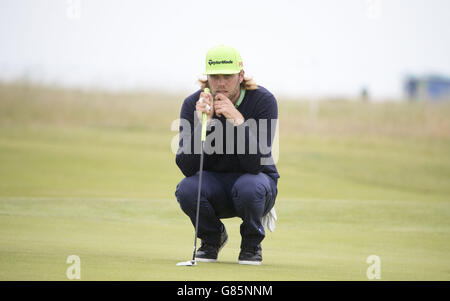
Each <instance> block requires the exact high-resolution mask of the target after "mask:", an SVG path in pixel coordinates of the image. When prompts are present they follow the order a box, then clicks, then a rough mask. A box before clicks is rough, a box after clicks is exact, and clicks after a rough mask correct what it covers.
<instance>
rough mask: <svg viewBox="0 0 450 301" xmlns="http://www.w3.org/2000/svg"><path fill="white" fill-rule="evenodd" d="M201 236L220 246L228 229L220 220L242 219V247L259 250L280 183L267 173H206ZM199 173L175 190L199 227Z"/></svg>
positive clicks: (181, 204) (204, 240)
mask: <svg viewBox="0 0 450 301" xmlns="http://www.w3.org/2000/svg"><path fill="white" fill-rule="evenodd" d="M202 177H203V178H202V189H201V194H200V195H201V196H200V215H199V225H198V237H199V238H200V239H201V240H202V241H203V242H205V243H208V244H212V245H218V244H219V242H220V233H221V231H222V229H223V227H224V225H223V223H222V222H221V221H220V219H223V218H231V217H240V218H241V219H242V224H241V226H240V232H241V237H242V241H241V248H245V247H255V246H257V245H259V244H260V243H261V241H262V240H263V239H264V237H265V231H264V227H263V226H262V224H261V221H262V217H263V216H264V215H265V214H266V213H267V212H269V211H270V210H271V209H272V207H273V206H274V204H275V198H276V196H277V193H278V190H277V184H276V183H275V181H274V180H273V179H272V178H271V177H269V176H268V175H266V174H265V173H259V174H256V175H255V174H249V173H222V172H212V171H203V176H202ZM198 181H199V173H198V172H197V173H196V174H195V175H193V176H190V177H186V178H184V179H183V180H182V181H181V182H180V183H179V184H178V185H177V188H176V191H175V196H176V197H177V200H178V203H179V204H180V207H181V209H182V210H183V212H184V213H186V214H187V215H188V216H189V218H190V219H191V222H192V225H194V227H195V215H196V210H197V193H198Z"/></svg>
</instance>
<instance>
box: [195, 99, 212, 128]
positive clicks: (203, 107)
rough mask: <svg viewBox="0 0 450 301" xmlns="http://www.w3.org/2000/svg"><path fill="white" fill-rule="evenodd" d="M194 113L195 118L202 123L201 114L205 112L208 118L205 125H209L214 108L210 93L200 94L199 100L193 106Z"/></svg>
mask: <svg viewBox="0 0 450 301" xmlns="http://www.w3.org/2000/svg"><path fill="white" fill-rule="evenodd" d="M195 111H196V112H197V117H198V119H199V120H200V122H202V114H203V112H205V113H206V116H207V117H208V119H207V120H208V121H207V123H208V124H209V123H210V122H211V119H212V117H213V116H214V106H213V97H212V95H211V94H210V93H205V92H202V93H200V98H199V100H198V101H197V102H196V104H195Z"/></svg>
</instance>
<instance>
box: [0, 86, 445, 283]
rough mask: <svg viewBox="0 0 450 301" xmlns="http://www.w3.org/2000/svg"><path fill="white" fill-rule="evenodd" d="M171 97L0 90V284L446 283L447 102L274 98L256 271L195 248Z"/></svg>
mask: <svg viewBox="0 0 450 301" xmlns="http://www.w3.org/2000/svg"><path fill="white" fill-rule="evenodd" d="M182 99H183V96H179V97H176V96H168V95H162V94H157V93H156V92H155V93H154V94H143V93H128V94H126V93H123V94H107V93H103V92H82V91H74V90H63V89H56V88H45V87H33V86H23V85H19V84H11V85H0V280H68V278H67V276H66V271H67V269H68V267H69V266H70V264H68V263H66V260H67V257H68V256H69V255H77V256H79V258H80V260H81V280H368V278H367V275H366V272H367V269H368V268H369V266H370V264H369V263H367V262H366V260H367V258H368V257H369V256H370V255H376V256H378V257H379V258H380V262H381V265H380V268H381V269H380V271H381V280H450V259H449V254H450V185H449V182H450V122H449V121H448V115H449V113H450V107H449V105H446V104H436V105H434V106H433V105H425V104H411V103H384V104H371V103H363V102H352V101H343V100H340V101H338V100H336V101H326V102H323V103H321V104H320V107H319V109H318V113H317V115H311V111H310V107H309V103H308V102H302V101H293V100H286V99H279V109H280V115H279V119H280V146H279V150H280V154H279V162H278V163H277V167H278V170H279V172H280V175H281V178H280V182H279V185H278V188H279V195H278V198H277V201H276V210H277V215H278V221H277V225H276V229H275V231H274V232H273V233H271V232H269V231H267V232H266V239H265V240H264V241H263V245H262V248H263V265H262V266H259V267H255V266H242V265H238V264H237V257H238V254H239V245H240V235H239V225H240V220H239V219H238V218H233V219H226V220H224V223H225V226H226V227H227V230H228V234H229V236H230V239H229V242H228V244H227V245H226V246H225V247H224V249H223V250H222V251H221V253H220V255H219V262H218V263H212V264H207V263H199V264H198V266H196V267H191V268H189V267H177V266H175V264H176V263H177V262H179V261H185V260H189V259H190V257H191V256H192V243H193V236H194V235H193V227H192V225H191V224H190V222H189V220H188V218H187V217H186V216H185V215H184V214H183V212H182V211H181V209H180V208H179V205H178V203H177V201H176V199H175V196H174V191H175V187H176V185H177V183H178V182H179V181H180V180H181V179H182V178H183V176H182V174H181V172H180V171H179V170H178V168H177V166H176V164H175V155H174V154H173V153H172V151H171V142H172V139H173V138H174V137H175V135H176V132H174V131H171V124H172V121H173V120H175V119H177V118H178V114H179V107H180V105H181V102H182Z"/></svg>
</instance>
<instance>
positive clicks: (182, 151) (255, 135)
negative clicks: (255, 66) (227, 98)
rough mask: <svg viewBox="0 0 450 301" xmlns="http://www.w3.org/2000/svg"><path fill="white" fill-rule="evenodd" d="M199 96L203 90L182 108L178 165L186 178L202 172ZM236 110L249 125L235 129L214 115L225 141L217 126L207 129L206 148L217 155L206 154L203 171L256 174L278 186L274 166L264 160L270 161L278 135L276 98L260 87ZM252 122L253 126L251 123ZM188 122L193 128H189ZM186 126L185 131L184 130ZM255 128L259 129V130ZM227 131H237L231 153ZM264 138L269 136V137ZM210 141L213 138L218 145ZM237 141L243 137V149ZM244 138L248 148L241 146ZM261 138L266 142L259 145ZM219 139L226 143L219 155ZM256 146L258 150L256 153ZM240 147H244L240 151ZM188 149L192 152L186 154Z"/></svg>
mask: <svg viewBox="0 0 450 301" xmlns="http://www.w3.org/2000/svg"><path fill="white" fill-rule="evenodd" d="M200 93H201V90H198V91H197V92H195V93H193V94H191V95H190V96H188V97H187V98H186V99H185V100H184V102H183V105H182V107H181V113H180V119H181V120H182V122H181V123H180V129H179V130H180V141H179V149H178V152H177V155H176V160H175V161H176V164H177V165H178V167H179V168H180V170H181V172H182V173H183V174H184V175H185V176H186V177H189V176H192V175H194V174H195V173H196V172H197V171H198V170H199V168H200V153H201V152H200V150H201V140H200V139H201V122H200V121H199V120H198V118H197V114H196V113H195V104H196V102H197V101H198V99H199V97H200ZM237 109H238V111H239V112H240V113H241V114H242V116H243V117H244V119H245V120H246V122H244V123H243V124H241V125H239V126H233V125H232V124H231V123H230V122H228V121H226V118H225V117H224V116H223V115H222V116H221V117H217V116H216V115H215V114H214V116H213V119H215V121H214V122H217V123H221V124H222V130H223V137H222V138H221V137H220V133H219V134H218V131H217V132H216V133H215V134H214V131H215V130H216V127H215V126H214V125H211V126H209V127H208V131H207V138H206V142H205V145H210V146H212V147H210V148H209V149H210V150H215V151H214V152H211V151H210V152H207V151H205V156H204V162H203V169H204V170H208V171H216V172H230V173H252V174H257V173H259V172H264V173H266V174H267V175H269V176H270V177H271V178H272V179H274V180H275V182H278V178H279V177H280V176H279V174H278V171H277V168H276V166H275V164H274V162H273V161H272V162H270V161H269V162H268V161H264V159H263V158H265V159H266V160H267V159H268V158H271V155H272V152H271V149H272V142H273V138H274V135H275V130H274V129H275V127H274V126H271V122H272V121H271V120H277V119H278V106H277V101H276V99H275V97H274V96H273V95H272V93H270V92H269V91H268V90H267V89H265V88H264V87H261V86H259V88H258V89H256V90H247V91H246V93H245V97H244V99H243V100H242V102H241V104H240V105H239V106H238V108H237ZM263 119H266V120H267V123H266V124H267V126H266V127H265V128H266V129H267V130H266V131H264V130H260V129H261V127H260V123H261V120H263ZM183 120H184V121H183ZM250 121H251V123H249V122H250ZM187 122H188V123H189V125H190V126H186V124H187ZM214 122H212V124H214ZM183 123H184V124H185V127H186V129H184V128H183ZM227 123H228V124H227ZM255 124H256V125H257V126H256V127H255ZM274 124H275V123H274ZM263 128H264V127H263ZM255 129H256V130H255ZM227 130H228V131H230V130H234V145H231V146H229V147H228V149H227V143H226V142H227V139H226V137H227ZM238 131H240V133H241V136H239V134H238V133H237V132H238ZM228 134H232V133H228ZM263 135H264V136H265V135H267V137H264V136H263ZM211 137H214V138H215V139H217V141H215V139H214V138H211ZM231 137H233V136H231ZM238 137H241V138H240V139H239V141H241V146H238V142H237V140H238ZM242 137H244V138H243V139H245V145H242V141H243V139H242ZM262 137H263V138H264V139H263V140H262V141H260V139H262ZM218 139H223V142H222V148H220V150H219V151H217V149H219V145H220V143H219V142H218ZM230 141H232V140H228V144H230ZM183 142H184V143H185V144H186V142H188V143H190V145H189V146H187V145H185V147H184V148H183ZM260 142H261V143H260ZM217 143H219V144H217ZM260 145H267V147H264V146H263V147H260ZM233 146H234V149H233ZM255 146H257V147H256V149H255ZM238 147H241V148H240V151H239V150H238ZM187 149H189V151H186V150H187Z"/></svg>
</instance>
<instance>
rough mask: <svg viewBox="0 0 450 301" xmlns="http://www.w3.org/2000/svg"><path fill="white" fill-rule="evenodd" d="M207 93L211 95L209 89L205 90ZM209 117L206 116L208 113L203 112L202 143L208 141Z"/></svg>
mask: <svg viewBox="0 0 450 301" xmlns="http://www.w3.org/2000/svg"><path fill="white" fill-rule="evenodd" d="M204 92H205V93H209V88H205V90H204ZM207 119H208V116H206V113H205V112H203V114H202V141H205V140H206V123H207Z"/></svg>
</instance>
